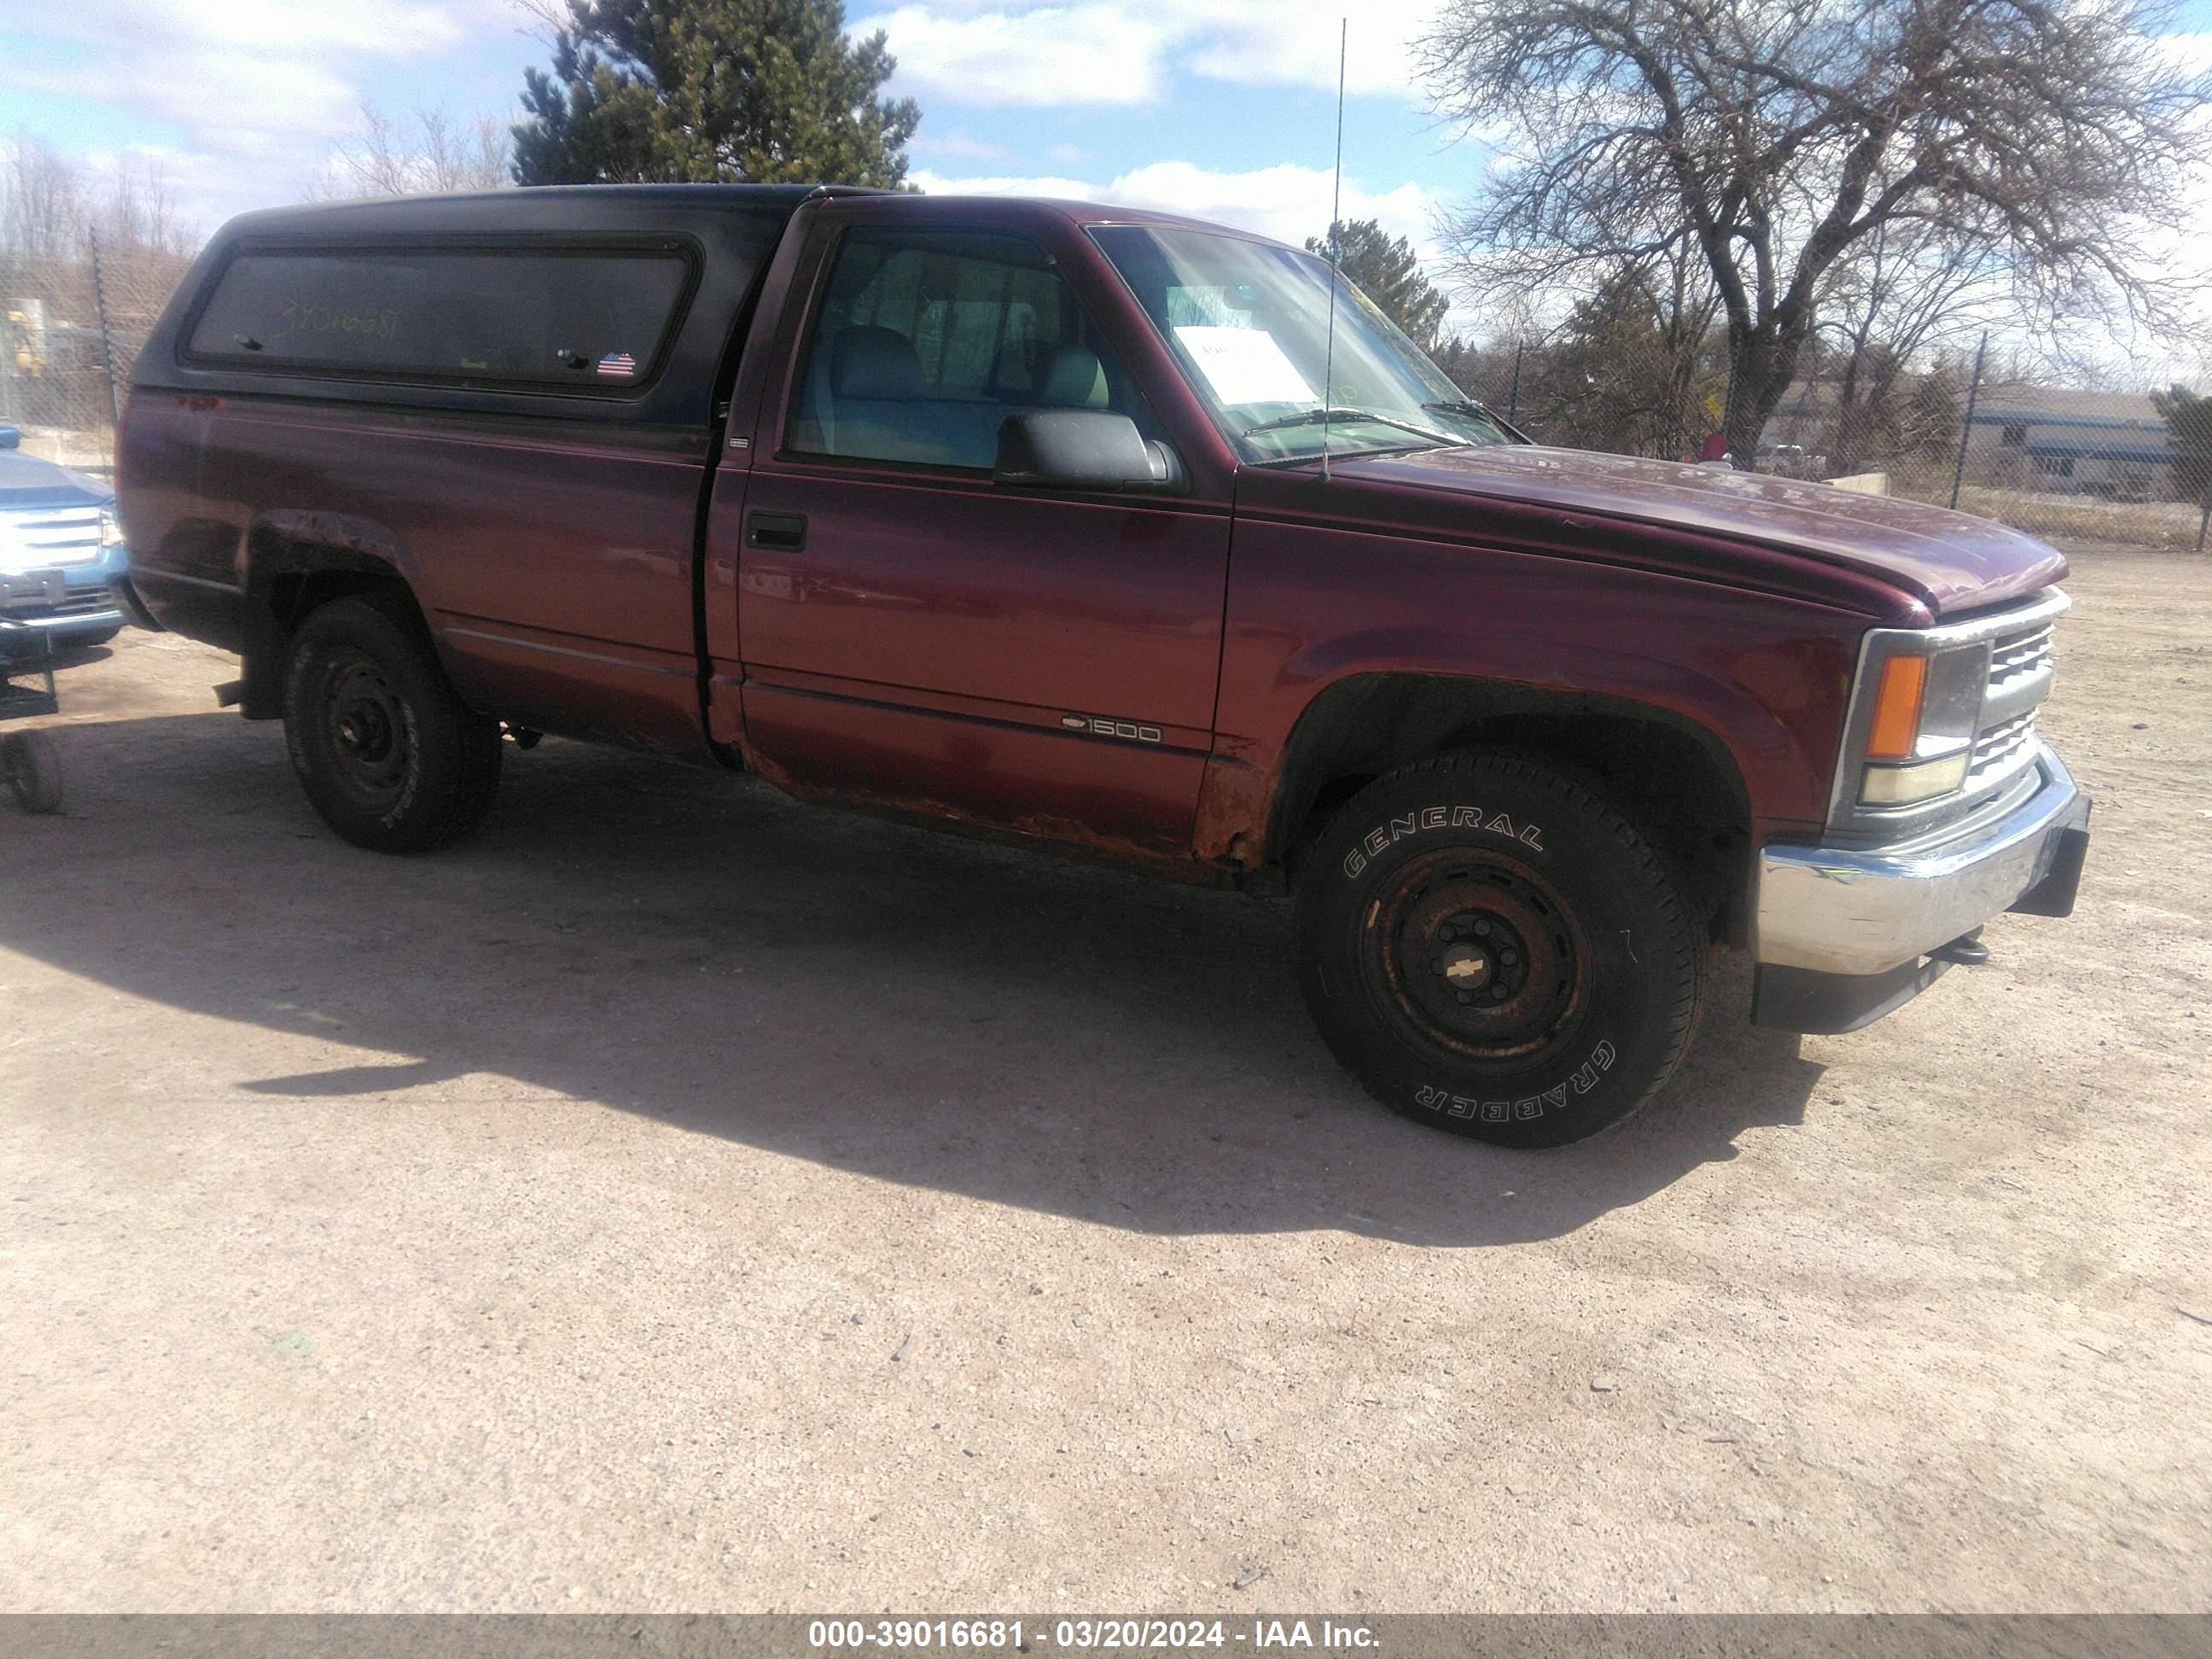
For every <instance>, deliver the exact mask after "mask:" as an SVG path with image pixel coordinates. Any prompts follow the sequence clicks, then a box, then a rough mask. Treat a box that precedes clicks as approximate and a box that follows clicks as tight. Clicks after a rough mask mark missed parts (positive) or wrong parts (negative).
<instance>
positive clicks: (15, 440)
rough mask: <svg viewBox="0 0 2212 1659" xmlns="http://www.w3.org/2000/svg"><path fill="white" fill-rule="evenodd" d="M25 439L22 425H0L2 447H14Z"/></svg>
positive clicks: (0, 443)
mask: <svg viewBox="0 0 2212 1659" xmlns="http://www.w3.org/2000/svg"><path fill="white" fill-rule="evenodd" d="M22 441H23V431H22V428H21V427H15V426H0V449H13V448H15V446H16V445H17V444H20V443H21V442H22Z"/></svg>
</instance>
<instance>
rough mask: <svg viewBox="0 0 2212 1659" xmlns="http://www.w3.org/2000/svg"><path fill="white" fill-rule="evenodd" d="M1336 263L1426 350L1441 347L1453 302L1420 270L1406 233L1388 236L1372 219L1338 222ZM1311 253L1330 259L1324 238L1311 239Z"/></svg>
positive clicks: (1308, 249) (1309, 239)
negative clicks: (1441, 334) (1440, 333)
mask: <svg viewBox="0 0 2212 1659" xmlns="http://www.w3.org/2000/svg"><path fill="white" fill-rule="evenodd" d="M1334 229H1335V231H1336V234H1337V246H1338V250H1339V255H1338V261H1337V266H1338V269H1339V270H1342V271H1343V272H1344V274H1345V275H1346V276H1349V277H1350V278H1351V279H1352V281H1353V282H1354V283H1357V284H1358V288H1359V291H1360V292H1361V293H1362V294H1364V295H1366V296H1367V297H1368V298H1369V299H1370V300H1372V301H1375V303H1376V305H1378V306H1380V307H1382V308H1383V315H1385V316H1386V317H1388V318H1389V319H1390V320H1391V321H1392V322H1394V323H1395V324H1397V325H1398V326H1399V327H1400V328H1401V329H1403V330H1405V331H1406V334H1407V337H1408V338H1410V339H1411V340H1412V341H1413V343H1414V344H1415V345H1417V346H1419V347H1420V348H1421V349H1422V350H1424V351H1433V350H1435V349H1436V348H1437V344H1438V341H1437V330H1438V329H1440V328H1441V327H1442V326H1443V320H1444V313H1445V312H1446V311H1447V310H1449V308H1450V304H1451V302H1450V301H1448V300H1446V299H1445V298H1444V296H1443V295H1441V294H1439V293H1437V290H1436V289H1435V288H1434V286H1433V285H1431V283H1430V282H1429V279H1428V278H1427V277H1426V276H1423V275H1422V274H1421V262H1420V259H1419V256H1417V255H1416V254H1415V253H1414V252H1413V244H1412V243H1411V242H1409V241H1407V240H1406V239H1405V238H1404V237H1402V236H1395V237H1394V236H1386V235H1385V234H1383V227H1382V226H1381V225H1379V224H1377V223H1376V222H1375V221H1374V220H1372V219H1352V220H1343V219H1340V220H1339V221H1337V222H1336V224H1335V226H1334ZM1306 252H1309V253H1317V254H1319V255H1320V256H1321V257H1322V258H1324V259H1326V258H1328V240H1327V239H1326V238H1324V237H1313V236H1309V237H1308V238H1306Z"/></svg>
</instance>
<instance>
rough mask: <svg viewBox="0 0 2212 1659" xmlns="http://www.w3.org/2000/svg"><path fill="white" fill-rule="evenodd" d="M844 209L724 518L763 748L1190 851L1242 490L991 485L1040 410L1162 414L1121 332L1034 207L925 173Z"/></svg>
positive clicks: (859, 785) (858, 789)
mask: <svg viewBox="0 0 2212 1659" xmlns="http://www.w3.org/2000/svg"><path fill="white" fill-rule="evenodd" d="M835 222H836V226H837V229H836V232H835V233H827V232H825V233H819V234H817V238H816V240H815V244H814V246H813V247H812V249H811V252H809V254H808V255H807V256H806V258H805V261H804V264H803V268H802V270H800V272H799V276H798V279H797V281H798V283H799V284H800V286H795V287H794V289H793V296H792V303H790V304H789V305H788V306H787V307H786V309H787V312H788V313H790V316H791V320H790V322H789V323H788V324H787V325H786V327H785V328H784V330H783V331H782V334H781V341H780V345H781V363H782V364H784V365H787V368H782V369H781V372H780V373H778V374H773V375H771V376H770V377H769V380H768V381H767V383H766V385H765V386H764V389H763V397H762V402H761V404H760V407H759V414H758V417H757V437H756V438H755V439H754V445H755V453H754V455H753V458H752V466H751V471H750V479H749V481H748V483H747V484H746V486H745V489H744V496H743V501H744V506H743V513H742V520H743V521H742V526H741V527H738V526H729V525H727V524H726V523H719V522H718V524H717V526H716V529H715V535H716V538H717V540H718V542H721V543H722V544H723V545H724V546H726V542H724V541H723V540H722V538H726V537H727V536H729V535H730V534H731V533H732V531H733V530H734V531H735V532H737V533H738V536H739V537H740V538H741V541H742V546H741V548H740V550H739V551H738V555H737V560H738V581H737V588H738V593H737V611H738V636H739V641H740V646H741V652H742V656H743V659H744V687H743V692H742V701H743V707H744V726H745V734H746V742H747V744H748V746H749V748H750V751H751V753H752V754H753V756H754V757H755V758H756V760H757V762H758V763H761V764H762V765H763V768H764V769H766V770H768V771H769V773H770V774H771V775H778V776H781V777H782V778H784V779H786V780H787V781H789V782H791V783H793V784H794V785H797V786H799V787H803V788H811V789H813V790H816V791H819V792H823V793H832V794H837V795H844V796H848V797H854V798H865V799H869V800H872V801H875V802H878V803H883V804H890V805H901V806H905V807H908V808H910V809H914V810H917V811H921V812H924V813H933V814H944V815H947V816H952V817H963V818H969V819H973V820H977V821H981V822H983V823H991V824H996V825H1001V826H1005V827H1007V828H1012V829H1020V830H1028V831H1032V832H1035V833H1039V834H1046V835H1051V836H1061V837H1081V838H1085V839H1090V838H1096V839H1098V840H1101V841H1103V842H1109V843H1118V844H1127V845H1131V846H1135V847H1139V848H1146V849H1148V850H1152V851H1158V852H1166V853H1170V854H1188V852H1189V850H1190V846H1191V836H1192V829H1193V820H1194V813H1195V810H1196V805H1197V800H1198V793H1199V783H1200V774H1201V773H1202V771H1203V770H1204V768H1205V763H1206V753H1207V750H1208V748H1209V746H1210V743H1211V733H1212V720H1213V700H1214V691H1215V686H1216V682H1217V678H1218V669H1219V662H1220V652H1221V628H1222V607H1223V595H1224V586H1225V574H1226V567H1227V561H1228V552H1229V532H1230V510H1229V507H1230V504H1229V501H1228V500H1227V499H1226V495H1225V492H1224V493H1223V494H1222V496H1221V498H1220V499H1208V497H1207V494H1206V491H1205V490H1204V489H1195V490H1193V491H1192V492H1190V493H1188V494H1185V495H1180V496H1166V495H1158V494H1144V493H1137V492H1129V493H1115V492H1098V491H1091V492H1059V493H1055V492H1048V491H1045V490H1039V489H1008V488H1004V487H1000V486H996V485H994V483H993V482H992V477H991V468H992V464H993V462H994V459H995V455H996V450H997V443H998V434H999V428H1000V424H1001V423H1002V422H1004V421H1005V420H1006V417H1007V416H1009V415H1012V414H1014V413H1017V412H1018V411H1021V410H1031V409H1058V408H1074V409H1107V410H1117V411H1120V412H1122V413H1125V414H1127V415H1128V416H1131V418H1132V419H1133V420H1135V421H1136V422H1137V423H1138V425H1139V429H1140V430H1141V431H1143V432H1145V434H1146V435H1147V436H1148V437H1152V436H1161V435H1163V434H1162V433H1161V431H1160V429H1159V427H1158V421H1157V419H1156V417H1155V416H1154V414H1153V412H1152V408H1151V407H1150V405H1149V404H1148V403H1147V401H1146V398H1145V397H1144V396H1143V394H1142V392H1141V390H1140V389H1139V386H1137V385H1136V384H1135V383H1134V382H1133V380H1131V379H1130V377H1129V375H1128V374H1127V373H1126V372H1125V369H1124V368H1123V357H1124V356H1125V354H1124V353H1123V352H1121V351H1120V350H1117V349H1116V344H1115V338H1114V337H1113V335H1112V333H1111V332H1110V331H1109V330H1108V329H1106V328H1102V327H1101V325H1100V319H1099V318H1098V317H1097V315H1095V314H1094V312H1093V309H1092V308H1091V307H1085V305H1084V304H1083V303H1082V302H1081V301H1079V298H1078V295H1077V293H1076V291H1075V289H1074V288H1073V286H1072V285H1071V283H1070V282H1069V280H1068V279H1067V277H1066V275H1065V269H1066V261H1065V260H1064V259H1063V258H1061V257H1060V255H1059V254H1056V253H1055V252H1054V249H1053V248H1051V247H1050V246H1047V242H1048V240H1049V239H1050V232H1049V231H1048V230H1040V229H1039V228H1036V226H1035V224H1034V223H1033V222H1032V224H1031V225H1030V228H1028V229H1026V230H1025V229H1024V228H1021V225H1020V222H1012V223H1006V224H1001V225H996V226H994V225H992V224H990V223H988V222H985V223H982V224H978V223H977V222H976V218H975V214H974V212H973V210H972V208H971V209H969V210H966V211H964V212H961V213H960V214H959V215H958V216H957V219H956V218H954V217H953V216H950V215H947V214H945V210H942V209H939V210H938V216H937V217H934V218H933V217H932V216H930V215H929V213H928V212H927V210H926V208H925V207H924V204H921V203H919V202H916V201H915V200H913V199H911V198H908V199H906V200H904V201H900V200H899V199H898V198H890V201H889V202H887V203H885V204H870V203H866V202H856V203H843V202H841V203H839V204H836V220H835ZM1066 234H1067V235H1070V236H1075V235H1079V234H1080V233H1079V232H1077V231H1075V230H1074V229H1073V227H1069V228H1067V229H1066ZM1063 252H1073V253H1076V254H1079V253H1080V252H1081V250H1080V249H1065V248H1064V249H1063ZM809 287H811V300H809V301H808V302H807V303H805V304H804V305H803V306H802V305H801V304H800V303H799V302H800V301H802V300H803V299H807V289H808V288H809ZM1122 326H1126V324H1124V325H1122ZM732 494H734V492H732ZM718 495H719V492H718Z"/></svg>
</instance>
